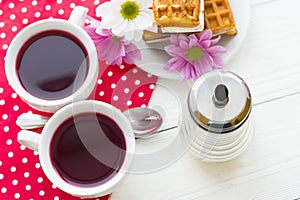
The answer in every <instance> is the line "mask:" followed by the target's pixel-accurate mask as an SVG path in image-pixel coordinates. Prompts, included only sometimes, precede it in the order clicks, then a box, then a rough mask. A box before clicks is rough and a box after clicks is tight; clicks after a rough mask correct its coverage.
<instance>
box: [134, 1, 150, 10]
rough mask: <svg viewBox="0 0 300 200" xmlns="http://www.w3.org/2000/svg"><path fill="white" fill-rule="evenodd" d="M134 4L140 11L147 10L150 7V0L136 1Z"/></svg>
mask: <svg viewBox="0 0 300 200" xmlns="http://www.w3.org/2000/svg"><path fill="white" fill-rule="evenodd" d="M136 2H137V4H138V5H139V6H140V9H148V8H150V7H152V0H136Z"/></svg>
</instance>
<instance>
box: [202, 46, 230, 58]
mask: <svg viewBox="0 0 300 200" xmlns="http://www.w3.org/2000/svg"><path fill="white" fill-rule="evenodd" d="M206 50H207V52H208V53H209V54H211V55H215V56H221V55H223V54H225V53H226V52H227V49H226V48H224V47H222V46H219V45H217V46H212V47H210V48H208V49H206Z"/></svg>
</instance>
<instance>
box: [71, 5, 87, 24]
mask: <svg viewBox="0 0 300 200" xmlns="http://www.w3.org/2000/svg"><path fill="white" fill-rule="evenodd" d="M87 12H88V8H86V7H83V6H76V7H75V8H74V9H73V10H72V12H71V15H70V17H69V19H68V21H69V22H71V23H72V24H76V25H78V26H80V27H83V25H84V22H85V19H86V17H87Z"/></svg>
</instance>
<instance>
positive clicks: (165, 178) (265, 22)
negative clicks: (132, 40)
mask: <svg viewBox="0 0 300 200" xmlns="http://www.w3.org/2000/svg"><path fill="white" fill-rule="evenodd" d="M241 1H242V0H241ZM250 4H251V19H250V27H249V32H248V34H247V36H246V38H245V41H244V43H243V44H242V46H241V48H240V50H239V52H238V53H237V54H236V55H235V56H234V58H233V59H232V60H231V61H230V63H229V64H227V66H226V67H225V69H226V70H229V71H233V72H235V73H237V74H239V75H240V76H242V77H243V78H244V79H245V81H246V82H247V83H248V85H249V87H250V90H251V92H252V96H253V103H254V105H253V114H254V118H255V135H254V137H253V139H252V141H251V143H250V146H249V147H248V149H247V150H246V151H245V152H244V153H243V154H242V155H240V156H239V157H238V158H236V159H234V160H232V161H228V162H224V163H203V162H202V161H201V160H199V159H197V158H196V157H195V156H193V155H192V154H190V153H189V152H185V153H184V154H183V155H182V156H181V157H180V158H179V159H178V160H175V161H174V162H173V163H171V165H169V166H166V167H165V168H163V169H161V170H157V171H155V172H148V173H141V174H128V175H127V176H126V178H125V180H124V181H123V182H122V183H121V184H120V185H118V186H117V188H116V190H115V192H114V193H113V194H112V196H111V199H112V200H148V199H149V200H150V199H151V200H166V199H170V200H171V199H172V200H173V199H180V200H190V199H201V200H202V199H205V200H208V199H213V200H215V199H230V200H235V199H236V200H241V199H243V200H247V199H264V200H265V199H272V200H273V199H278V200H282V199H296V198H300V123H299V122H300V1H299V0H250ZM159 83H160V84H163V85H166V86H168V87H170V88H171V89H172V90H173V91H174V92H175V93H176V94H177V96H178V97H179V99H181V100H182V99H184V97H185V96H186V93H187V90H188V84H187V83H180V82H178V81H170V80H163V79H159ZM169 95H170V94H169ZM172 98H173V101H172ZM157 102H169V103H167V104H166V106H170V107H171V108H172V106H173V109H169V111H168V112H171V113H172V112H174V113H173V115H170V113H167V116H168V117H169V116H173V118H172V117H171V118H170V119H169V120H171V122H170V124H168V126H170V127H172V123H173V125H174V124H176V123H177V121H176V120H177V118H176V117H174V116H177V115H178V113H176V112H177V111H176V110H178V105H177V106H176V99H175V100H174V97H171V96H168V92H165V91H163V89H159V88H158V89H157V90H155V92H154V94H153V97H152V99H151V102H150V105H156V104H157ZM170 102H172V103H170ZM176 134H179V133H178V128H171V129H170V130H168V131H164V132H162V133H160V134H159V135H157V137H155V138H152V139H149V140H139V141H138V142H137V143H138V144H137V146H138V148H140V147H141V146H147V145H148V146H149V147H150V146H151V148H155V147H156V146H157V148H160V145H161V144H163V143H164V142H166V141H168V139H169V138H172V137H173V136H174V135H176ZM141 151H143V149H142V150H141ZM145 151H147V150H145Z"/></svg>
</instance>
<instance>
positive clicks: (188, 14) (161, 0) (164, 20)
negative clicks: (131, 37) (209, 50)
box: [144, 0, 237, 41]
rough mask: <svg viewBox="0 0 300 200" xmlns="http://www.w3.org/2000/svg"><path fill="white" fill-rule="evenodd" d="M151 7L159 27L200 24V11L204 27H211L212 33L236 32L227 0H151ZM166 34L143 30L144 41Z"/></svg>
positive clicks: (186, 26) (234, 33) (188, 26)
mask: <svg viewBox="0 0 300 200" xmlns="http://www.w3.org/2000/svg"><path fill="white" fill-rule="evenodd" d="M201 1H204V2H201ZM201 3H204V11H203V10H201V6H200V5H201ZM152 9H153V14H154V20H155V22H156V24H157V25H158V27H160V28H164V27H180V28H191V27H196V26H199V25H201V21H200V19H199V16H200V14H201V12H204V27H205V28H206V29H211V31H212V33H213V35H220V34H227V35H236V34H237V29H236V24H235V20H234V17H233V13H232V10H231V7H230V4H229V2H228V0H153V7H152ZM202 26H203V24H202ZM181 30H184V29H181ZM167 36H168V35H166V34H159V33H154V32H150V31H145V32H144V40H145V41H151V40H156V39H158V38H163V37H167Z"/></svg>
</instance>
